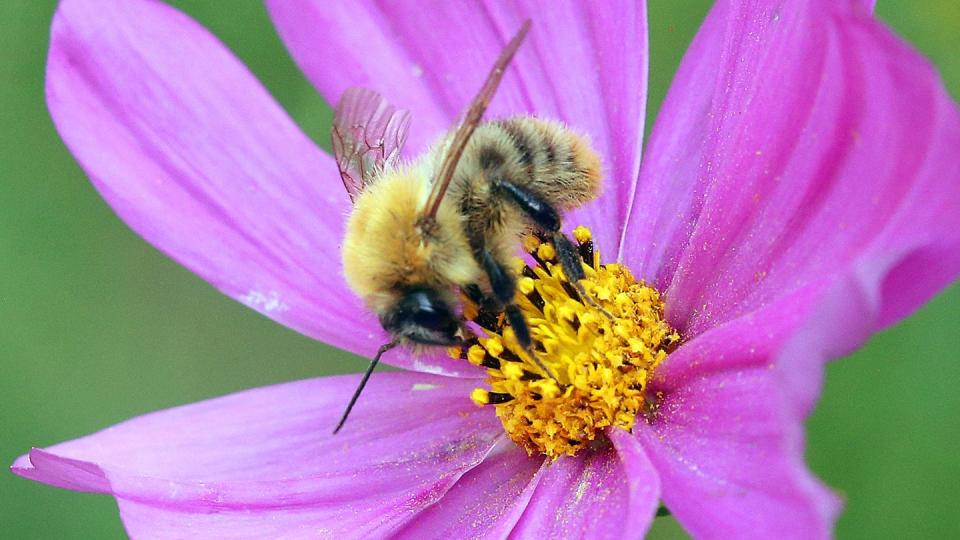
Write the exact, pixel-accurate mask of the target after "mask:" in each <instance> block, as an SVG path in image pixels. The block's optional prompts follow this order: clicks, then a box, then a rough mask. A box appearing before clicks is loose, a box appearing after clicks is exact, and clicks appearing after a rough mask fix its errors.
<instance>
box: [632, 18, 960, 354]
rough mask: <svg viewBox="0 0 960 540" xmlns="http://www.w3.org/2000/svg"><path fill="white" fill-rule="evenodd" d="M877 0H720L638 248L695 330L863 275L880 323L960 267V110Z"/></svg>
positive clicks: (678, 316)
mask: <svg viewBox="0 0 960 540" xmlns="http://www.w3.org/2000/svg"><path fill="white" fill-rule="evenodd" d="M868 7H870V6H869V3H868V2H867V3H865V2H853V1H843V2H825V1H824V2H801V1H797V2H744V3H732V2H719V3H717V5H716V6H715V7H714V9H713V11H712V12H711V13H710V15H709V17H708V18H707V20H706V22H705V23H704V25H703V27H702V29H701V31H700V33H699V34H698V36H697V38H696V39H695V41H694V44H693V45H692V47H691V49H690V51H689V52H688V54H687V56H686V58H685V60H684V62H683V65H682V66H681V69H680V72H679V74H678V76H677V78H676V81H675V83H674V87H673V88H672V89H671V91H670V95H669V97H668V98H667V102H666V104H665V106H664V108H663V111H662V113H661V115H660V119H659V121H658V124H657V126H656V127H655V129H654V132H653V135H652V136H651V140H650V145H649V149H648V152H647V156H648V158H647V160H646V161H645V162H644V164H643V170H642V171H641V179H640V185H639V186H638V192H637V193H638V195H637V201H643V203H644V204H642V205H639V204H638V205H635V206H634V208H633V212H632V214H631V217H630V222H629V226H628V229H629V234H628V237H629V238H630V245H629V246H627V249H626V252H625V259H626V260H627V262H628V263H630V264H631V265H632V266H633V267H634V268H635V269H637V270H638V274H640V275H642V276H643V277H645V278H647V279H648V280H652V281H653V282H655V283H656V284H657V285H658V287H660V288H661V289H666V295H667V298H668V299H669V302H668V316H669V318H670V320H671V322H673V323H674V324H675V325H677V326H678V328H679V329H680V330H681V332H682V333H684V334H685V335H687V336H693V335H696V334H698V333H700V332H703V331H704V330H706V329H708V328H711V327H713V326H716V325H719V324H722V323H723V322H724V321H729V320H732V319H734V318H736V317H737V316H738V315H740V314H742V313H744V312H746V311H749V310H753V309H758V308H760V307H762V306H764V305H766V304H769V303H772V302H773V301H775V299H776V298H777V297H779V296H780V295H783V294H786V293H788V292H790V291H793V290H797V289H799V288H801V287H803V286H805V285H807V284H810V283H813V282H815V281H818V280H820V279H823V278H833V277H837V279H846V278H845V277H844V278H841V277H840V276H843V275H847V276H851V275H856V276H859V278H861V279H860V281H861V283H862V284H863V286H864V287H865V293H866V294H868V295H869V296H871V297H875V298H876V313H875V322H874V323H873V324H874V330H875V329H877V328H880V327H883V326H886V325H889V324H891V323H892V322H894V321H896V320H897V319H899V318H901V317H903V316H905V315H906V314H908V313H910V312H911V311H912V310H914V309H916V307H918V306H919V305H920V303H922V302H923V301H924V300H925V299H927V298H929V297H930V296H931V295H932V294H933V293H935V292H936V291H937V290H938V289H940V288H942V287H943V286H944V285H945V284H947V283H949V282H950V281H951V280H953V279H954V278H955V277H956V276H957V274H958V272H960V212H958V211H957V209H958V208H960V162H958V161H957V159H956V155H957V150H958V148H960V114H958V112H957V107H956V105H955V104H954V103H953V102H952V101H951V100H950V98H949V97H948V96H947V93H946V92H945V90H944V89H943V85H942V84H941V82H940V80H939V78H938V76H937V75H936V73H935V71H934V69H933V68H932V67H931V66H930V65H929V64H928V62H927V61H925V60H924V59H923V58H922V57H921V56H920V55H919V54H917V53H916V52H915V51H913V50H911V49H910V48H909V47H908V46H906V45H905V44H904V43H903V42H902V41H900V40H899V39H898V38H896V37H895V36H894V35H893V34H892V33H891V32H890V31H889V30H887V29H886V28H885V27H884V26H883V25H882V24H881V23H879V22H878V21H877V20H875V19H874V18H873V17H872V16H871V15H870V14H869V11H868V9H867V8H868Z"/></svg>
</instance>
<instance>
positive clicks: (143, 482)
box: [13, 372, 503, 538]
mask: <svg viewBox="0 0 960 540" xmlns="http://www.w3.org/2000/svg"><path fill="white" fill-rule="evenodd" d="M356 384H357V377H356V376H342V377H332V378H326V379H313V380H308V381H300V382H295V383H288V384H284V385H278V386H273V387H268V388H261V389H256V390H249V391H246V392H241V393H239V394H234V395H231V396H226V397H222V398H218V399H214V400H210V401H205V402H201V403H197V404H193V405H188V406H184V407H180V408H176V409H170V410H167V411H162V412H158V413H153V414H149V415H146V416H142V417H139V418H135V419H133V420H130V421H128V422H125V423H122V424H119V425H117V426H114V427H111V428H109V429H107V430H104V431H101V432H99V433H96V434H93V435H90V436H88V437H84V438H82V439H77V440H74V441H71V442H67V443H63V444H59V445H57V446H53V447H51V448H48V449H45V450H33V451H32V452H31V453H30V454H29V456H24V457H22V458H20V459H19V460H18V461H17V462H16V463H15V464H14V467H13V471H14V472H15V473H17V474H19V475H21V476H25V477H27V478H31V479H34V480H37V481H40V482H45V483H48V484H52V485H55V486H60V487H65V488H68V489H75V490H81V491H95V492H100V493H109V494H112V495H114V496H115V497H117V499H118V501H119V503H120V508H121V512H122V515H123V517H124V520H125V524H126V526H127V527H128V531H129V532H130V534H131V535H132V536H135V537H140V536H151V537H153V536H166V537H170V536H177V537H180V536H191V537H197V536H209V537H220V538H225V537H229V538H240V537H243V538H262V537H265V536H269V537H276V536H278V535H287V534H289V535H292V536H296V535H298V534H300V533H302V534H303V535H309V534H311V533H308V532H307V531H312V534H313V535H314V536H316V535H317V534H320V532H321V531H326V533H328V534H330V535H332V536H333V537H340V536H341V535H343V534H347V535H350V536H364V535H366V534H373V535H376V536H383V535H387V534H389V533H390V532H392V531H394V530H396V529H397V528H398V527H400V526H402V525H403V523H404V522H406V521H407V520H409V519H410V518H412V517H413V516H414V515H415V514H416V513H417V512H419V511H421V510H423V509H424V508H427V507H429V506H430V505H431V504H433V503H435V502H436V501H437V500H439V499H440V498H441V497H443V496H444V494H445V493H446V492H447V490H448V489H450V487H451V486H453V485H454V484H455V483H456V482H457V479H458V478H459V477H460V476H461V475H462V474H463V473H464V472H466V471H468V470H470V469H471V468H473V467H474V466H476V465H477V464H478V463H480V462H481V461H482V460H483V459H484V457H485V456H486V455H487V453H488V452H489V451H490V449H491V448H493V446H494V445H495V444H496V442H497V440H499V439H500V438H501V437H502V434H503V430H502V428H501V427H500V423H499V421H498V420H497V419H496V417H495V416H494V415H493V414H491V413H490V411H489V410H488V409H481V408H478V407H476V406H475V405H473V403H472V402H471V401H470V399H469V393H470V390H471V389H472V387H473V384H474V383H473V382H471V381H469V380H460V379H455V378H447V377H436V376H431V375H426V374H417V373H409V372H403V373H383V374H378V375H377V376H376V377H373V378H372V379H371V381H370V384H369V385H368V387H367V390H366V392H365V393H364V396H363V398H362V399H361V400H360V402H359V403H358V405H357V407H356V409H355V410H354V412H353V415H352V416H351V418H350V421H349V422H348V423H347V425H346V427H345V428H344V429H343V431H341V432H340V434H338V435H336V436H334V435H332V434H331V431H332V428H333V426H334V425H335V424H336V421H337V419H338V417H339V415H340V413H341V411H342V409H343V406H344V404H345V403H346V401H347V399H348V398H349V397H350V395H351V394H352V392H353V390H354V388H355V387H356Z"/></svg>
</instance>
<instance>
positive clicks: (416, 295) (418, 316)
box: [380, 287, 460, 345]
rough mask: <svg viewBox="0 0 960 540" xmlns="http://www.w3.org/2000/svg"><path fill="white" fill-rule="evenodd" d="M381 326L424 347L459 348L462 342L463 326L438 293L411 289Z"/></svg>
mask: <svg viewBox="0 0 960 540" xmlns="http://www.w3.org/2000/svg"><path fill="white" fill-rule="evenodd" d="M380 323H381V324H382V325H383V328H384V329H385V330H386V331H387V332H390V334H391V335H393V336H395V337H399V338H401V339H404V340H408V341H411V342H413V343H416V344H421V345H455V344H457V343H459V342H460V336H459V335H458V334H459V331H460V322H459V320H458V319H457V316H456V315H455V314H454V312H453V309H452V308H451V307H450V305H449V303H448V302H447V301H445V300H444V299H443V296H442V295H441V294H440V293H438V292H437V291H436V290H433V289H430V288H427V287H411V288H409V289H406V290H405V291H404V292H403V294H402V295H401V296H400V300H399V301H398V302H397V303H396V304H395V305H394V306H393V308H392V309H390V310H388V311H387V312H386V313H385V314H384V315H383V316H382V317H380Z"/></svg>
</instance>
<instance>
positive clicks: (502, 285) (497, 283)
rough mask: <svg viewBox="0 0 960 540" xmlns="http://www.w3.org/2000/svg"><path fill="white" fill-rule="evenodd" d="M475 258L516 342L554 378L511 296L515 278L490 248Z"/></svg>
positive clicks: (484, 249) (480, 251)
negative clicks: (539, 353)
mask: <svg viewBox="0 0 960 540" xmlns="http://www.w3.org/2000/svg"><path fill="white" fill-rule="evenodd" d="M477 258H478V259H479V260H480V264H481V266H482V267H483V270H484V272H486V274H487V278H488V279H489V280H490V288H491V289H492V291H493V300H495V301H497V302H499V303H500V305H502V306H505V307H504V309H503V314H504V315H505V316H506V318H507V323H509V324H510V328H513V335H514V336H516V338H517V343H519V344H520V346H521V347H523V349H524V350H525V351H527V354H529V355H530V357H531V358H533V361H534V362H536V364H537V366H539V367H540V369H542V370H543V372H544V373H546V374H547V375H548V376H549V377H550V378H551V379H553V380H556V379H557V377H556V376H555V375H554V374H553V372H552V371H550V368H548V367H547V366H546V365H545V364H544V363H543V362H541V361H540V359H539V358H538V357H537V354H536V352H535V351H534V350H533V339H532V337H531V336H530V326H528V325H527V321H526V319H524V318H523V313H522V312H521V311H520V308H519V307H517V305H516V304H515V303H513V298H514V296H516V294H517V282H516V280H515V279H514V277H513V276H512V275H510V273H509V272H507V271H506V269H505V268H504V267H503V266H502V265H501V264H500V263H499V262H497V259H496V258H495V257H494V256H493V253H490V250H488V249H486V248H482V249H480V250H479V254H478V257H477Z"/></svg>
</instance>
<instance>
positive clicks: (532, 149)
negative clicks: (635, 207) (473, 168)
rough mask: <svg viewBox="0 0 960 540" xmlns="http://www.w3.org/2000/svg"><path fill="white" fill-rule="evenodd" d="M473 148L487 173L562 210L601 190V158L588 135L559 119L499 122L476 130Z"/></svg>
mask: <svg viewBox="0 0 960 540" xmlns="http://www.w3.org/2000/svg"><path fill="white" fill-rule="evenodd" d="M471 146H472V147H473V148H472V149H471V150H473V152H475V154H474V156H475V157H476V159H477V164H478V165H479V166H480V168H481V169H482V170H483V171H484V174H485V175H487V176H493V177H496V178H491V179H500V180H506V181H508V182H511V183H513V184H515V185H518V186H523V187H524V188H527V189H529V190H531V191H533V192H534V193H536V194H538V195H540V196H542V197H543V198H544V199H545V200H546V201H547V202H549V203H550V204H551V205H553V206H554V207H555V208H556V209H557V210H559V211H561V212H563V211H567V210H570V209H573V208H576V207H578V206H580V205H582V204H584V203H586V202H588V201H590V200H592V199H594V198H595V197H596V196H597V194H598V192H599V188H600V158H599V157H598V156H597V154H596V152H594V151H593V149H592V148H591V147H590V145H589V143H588V142H587V141H586V139H585V138H584V137H582V136H581V135H579V134H577V133H575V132H573V131H572V130H570V129H568V128H567V127H566V126H564V125H563V124H560V123H559V122H552V121H547V120H541V119H538V118H533V117H530V116H517V117H513V118H507V119H504V120H495V121H492V122H489V123H487V124H484V125H482V126H480V127H479V128H478V129H477V133H476V134H475V136H474V139H473V140H472V141H471Z"/></svg>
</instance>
